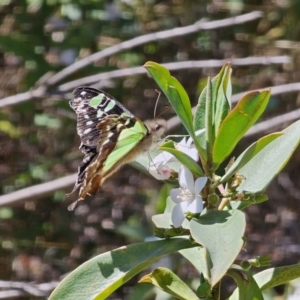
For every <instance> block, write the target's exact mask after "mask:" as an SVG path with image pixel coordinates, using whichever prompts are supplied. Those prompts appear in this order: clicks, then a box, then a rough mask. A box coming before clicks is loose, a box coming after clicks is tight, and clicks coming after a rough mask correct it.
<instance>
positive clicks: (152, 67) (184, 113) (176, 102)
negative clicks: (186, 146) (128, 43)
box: [144, 61, 205, 155]
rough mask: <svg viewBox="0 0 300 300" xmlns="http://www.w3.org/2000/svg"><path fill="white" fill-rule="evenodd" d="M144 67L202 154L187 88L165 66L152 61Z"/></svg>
mask: <svg viewBox="0 0 300 300" xmlns="http://www.w3.org/2000/svg"><path fill="white" fill-rule="evenodd" d="M144 67H145V68H146V69H147V71H148V72H149V73H150V74H151V76H152V77H153V79H154V80H155V81H156V83H157V84H158V86H159V87H160V88H161V90H162V91H163V92H164V94H165V95H166V97H167V98H168V100H169V102H170V103H171V105H172V107H173V109H174V110H175V112H176V114H177V115H178V117H179V119H180V121H181V122H182V124H183V126H184V127H185V129H186V130H187V132H188V133H189V135H190V136H191V138H192V139H193V140H194V143H195V146H196V148H197V149H198V151H200V153H201V154H202V152H203V149H202V148H201V147H200V145H199V142H198V140H197V138H196V136H195V131H194V127H193V115H192V107H191V102H190V99H189V96H188V94H187V93H186V91H185V89H184V88H183V87H182V85H181V84H180V83H179V81H178V80H177V79H176V78H175V77H173V76H171V74H170V72H169V71H168V70H167V69H166V68H165V67H163V66H161V65H159V64H157V63H155V62H151V61H149V62H147V63H146V64H145V65H144ZM204 155H205V152H204Z"/></svg>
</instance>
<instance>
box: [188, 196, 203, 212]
mask: <svg viewBox="0 0 300 300" xmlns="http://www.w3.org/2000/svg"><path fill="white" fill-rule="evenodd" d="M202 210H203V201H202V198H201V197H199V196H197V197H196V198H195V200H194V201H193V202H192V203H191V204H190V205H189V206H188V207H187V211H189V212H191V213H193V214H196V213H200V212H201V211H202Z"/></svg>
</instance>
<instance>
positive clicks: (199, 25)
mask: <svg viewBox="0 0 300 300" xmlns="http://www.w3.org/2000/svg"><path fill="white" fill-rule="evenodd" d="M262 16H263V13H262V12H261V11H253V12H250V13H247V14H244V15H240V16H235V17H231V18H227V19H224V20H218V21H211V22H206V21H205V20H200V21H198V22H196V23H195V24H193V25H189V26H185V27H177V28H173V29H170V30H164V31H160V32H155V33H150V34H145V35H142V36H139V37H136V38H133V39H131V40H128V41H125V42H122V43H120V44H117V45H114V46H112V47H109V48H106V49H104V50H102V51H100V52H97V53H94V54H92V55H90V56H88V57H86V58H83V59H81V60H80V61H78V62H76V63H74V64H72V65H71V66H69V67H66V68H65V69H63V70H62V71H60V72H58V73H57V74H55V75H54V76H52V77H51V78H50V79H49V80H48V82H47V83H48V85H55V84H57V83H58V82H59V81H61V80H62V79H64V78H65V77H67V76H68V75H70V74H72V73H74V72H76V71H78V70H80V69H82V68H84V67H86V66H88V65H90V64H92V63H93V62H95V61H98V60H100V59H103V58H105V57H109V56H111V55H113V54H116V53H118V52H121V51H123V50H126V49H132V48H133V47H136V46H139V45H143V44H146V43H149V42H152V41H158V40H164V39H169V38H174V37H177V36H182V35H188V34H191V33H194V32H198V31H201V30H212V29H217V28H223V27H226V26H227V27H228V26H234V25H237V24H243V23H246V22H250V21H253V20H256V19H259V18H261V17H262Z"/></svg>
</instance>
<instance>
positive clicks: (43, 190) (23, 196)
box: [0, 174, 77, 207]
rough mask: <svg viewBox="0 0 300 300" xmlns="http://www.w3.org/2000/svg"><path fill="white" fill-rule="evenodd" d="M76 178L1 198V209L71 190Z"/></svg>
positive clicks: (71, 176)
mask: <svg viewBox="0 0 300 300" xmlns="http://www.w3.org/2000/svg"><path fill="white" fill-rule="evenodd" d="M76 176H77V174H73V175H68V176H65V177H62V178H59V179H55V180H52V181H49V182H46V183H41V184H37V185H33V186H30V187H27V188H24V189H21V190H18V191H15V192H12V193H10V194H7V195H4V196H0V207H1V206H11V205H15V204H18V203H19V202H23V201H26V200H34V199H40V198H43V197H47V196H49V195H52V194H53V193H54V192H55V191H57V190H60V189H66V188H71V187H72V186H73V185H74V183H75V180H76V178H77V177H76Z"/></svg>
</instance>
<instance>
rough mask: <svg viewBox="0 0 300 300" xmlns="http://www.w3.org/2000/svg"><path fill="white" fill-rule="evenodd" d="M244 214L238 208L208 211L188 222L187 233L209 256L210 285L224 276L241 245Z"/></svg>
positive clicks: (244, 222)
mask: <svg viewBox="0 0 300 300" xmlns="http://www.w3.org/2000/svg"><path fill="white" fill-rule="evenodd" d="M245 227H246V221H245V215H244V213H243V212H241V211H239V210H234V211H208V212H207V213H206V214H205V215H202V216H200V217H199V218H198V219H193V220H191V222H190V230H191V236H192V237H193V239H194V240H195V241H196V242H197V243H199V244H200V245H202V246H203V247H205V248H206V249H207V250H208V252H209V255H210V259H211V265H210V266H208V268H210V280H209V281H210V283H211V286H212V287H213V286H214V285H215V284H216V283H218V281H219V280H220V279H221V278H222V277H223V276H224V275H225V273H226V272H227V270H228V268H229V267H230V266H231V264H232V263H233V261H234V260H235V259H236V257H237V256H238V254H239V252H240V250H241V248H242V246H243V239H242V237H243V235H244V232H245Z"/></svg>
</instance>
